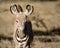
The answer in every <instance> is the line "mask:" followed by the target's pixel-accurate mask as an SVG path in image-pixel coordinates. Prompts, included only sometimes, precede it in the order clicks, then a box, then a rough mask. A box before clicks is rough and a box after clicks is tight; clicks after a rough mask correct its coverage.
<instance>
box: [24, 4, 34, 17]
mask: <svg viewBox="0 0 60 48" xmlns="http://www.w3.org/2000/svg"><path fill="white" fill-rule="evenodd" d="M33 11H34V7H33V6H31V5H26V10H25V15H27V16H28V15H30V14H32V13H33Z"/></svg>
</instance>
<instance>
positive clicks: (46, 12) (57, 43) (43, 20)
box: [0, 1, 60, 48]
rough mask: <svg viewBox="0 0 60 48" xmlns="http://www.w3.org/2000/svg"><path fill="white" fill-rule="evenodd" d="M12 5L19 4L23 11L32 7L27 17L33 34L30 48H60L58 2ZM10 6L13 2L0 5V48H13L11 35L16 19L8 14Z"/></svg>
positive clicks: (24, 2) (59, 12)
mask: <svg viewBox="0 0 60 48" xmlns="http://www.w3.org/2000/svg"><path fill="white" fill-rule="evenodd" d="M14 3H16V4H20V5H21V6H22V7H23V9H24V10H25V6H26V5H27V4H31V5H33V6H34V12H33V14H32V15H31V16H30V17H29V19H30V20H31V22H32V26H33V27H32V28H33V32H34V40H33V43H32V44H31V48H60V1H56V2H31V1H29V2H28V1H22V2H20V1H19V2H14ZM11 4H13V2H2V3H0V48H14V42H13V39H12V35H13V28H14V27H13V25H14V21H15V18H16V17H15V16H13V15H12V14H11V13H10V5H11ZM34 30H36V31H34Z"/></svg>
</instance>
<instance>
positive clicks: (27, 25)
mask: <svg viewBox="0 0 60 48" xmlns="http://www.w3.org/2000/svg"><path fill="white" fill-rule="evenodd" d="M10 11H11V13H12V14H14V15H15V16H16V21H15V25H14V34H13V40H14V42H15V48H30V42H31V40H30V39H33V35H32V34H33V33H32V24H31V22H30V21H29V20H28V19H27V16H28V15H30V14H31V13H32V12H33V6H31V5H27V6H26V11H25V12H24V11H23V9H22V7H21V6H20V5H17V4H14V5H12V6H10Z"/></svg>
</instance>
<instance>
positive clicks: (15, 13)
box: [10, 4, 19, 15]
mask: <svg viewBox="0 0 60 48" xmlns="http://www.w3.org/2000/svg"><path fill="white" fill-rule="evenodd" d="M10 12H11V13H12V14H14V15H17V14H18V13H19V11H18V9H17V5H16V4H14V5H12V6H10Z"/></svg>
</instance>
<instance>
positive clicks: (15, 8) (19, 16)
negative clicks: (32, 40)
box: [10, 4, 34, 34]
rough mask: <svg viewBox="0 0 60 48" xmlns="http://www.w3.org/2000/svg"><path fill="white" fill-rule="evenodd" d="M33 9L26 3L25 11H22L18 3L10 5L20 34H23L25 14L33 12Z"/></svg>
mask: <svg viewBox="0 0 60 48" xmlns="http://www.w3.org/2000/svg"><path fill="white" fill-rule="evenodd" d="M33 9H34V8H33V6H31V5H27V6H26V10H25V11H23V9H22V7H21V6H20V5H16V4H14V5H11V6H10V11H11V13H12V14H13V15H15V16H16V22H15V23H16V24H15V26H16V29H18V32H20V34H23V33H22V32H23V30H24V23H25V22H26V20H27V18H26V16H29V15H30V14H31V13H32V12H33Z"/></svg>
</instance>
